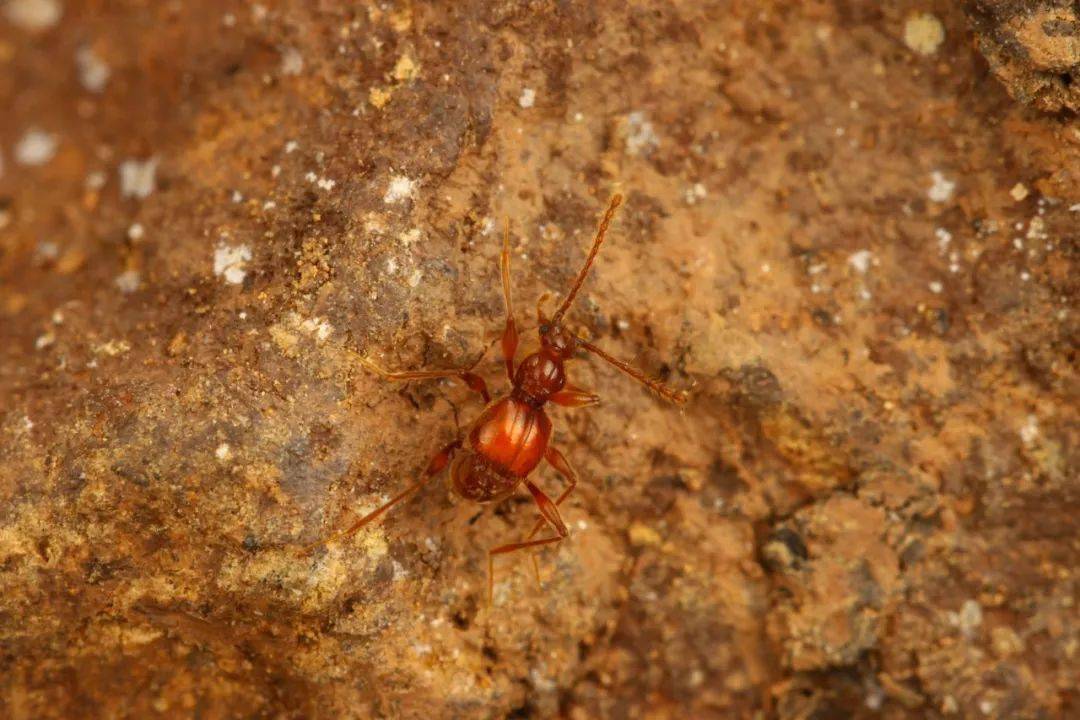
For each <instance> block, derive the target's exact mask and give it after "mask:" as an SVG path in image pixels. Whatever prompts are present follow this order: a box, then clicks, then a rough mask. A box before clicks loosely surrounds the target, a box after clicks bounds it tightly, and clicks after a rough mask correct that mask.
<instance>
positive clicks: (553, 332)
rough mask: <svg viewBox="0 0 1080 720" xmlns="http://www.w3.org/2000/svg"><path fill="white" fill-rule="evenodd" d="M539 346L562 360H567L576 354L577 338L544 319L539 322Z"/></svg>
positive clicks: (560, 326)
mask: <svg viewBox="0 0 1080 720" xmlns="http://www.w3.org/2000/svg"><path fill="white" fill-rule="evenodd" d="M540 344H541V345H542V346H543V347H544V349H546V350H551V351H552V352H553V353H555V354H556V355H558V356H559V357H561V358H562V359H563V360H566V359H569V358H570V357H572V356H573V354H574V353H575V352H577V337H575V336H574V334H573V333H572V332H570V331H569V330H567V329H566V328H564V327H563V326H562V325H556V324H554V323H552V322H551V321H549V320H546V319H544V320H541V322H540Z"/></svg>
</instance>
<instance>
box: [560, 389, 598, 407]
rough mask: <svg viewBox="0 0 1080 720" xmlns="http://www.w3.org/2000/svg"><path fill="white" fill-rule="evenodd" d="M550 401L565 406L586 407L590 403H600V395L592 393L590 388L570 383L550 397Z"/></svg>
mask: <svg viewBox="0 0 1080 720" xmlns="http://www.w3.org/2000/svg"><path fill="white" fill-rule="evenodd" d="M548 401H549V402H553V403H555V404H556V405H561V406H563V407H586V406H588V405H596V404H597V403H599V402H600V396H599V395H597V394H595V393H591V392H589V391H588V390H583V389H582V388H579V387H576V386H574V385H569V384H568V385H566V386H565V387H564V388H563V389H562V390H560V391H558V392H557V393H555V394H554V395H552V396H551V397H549V398H548Z"/></svg>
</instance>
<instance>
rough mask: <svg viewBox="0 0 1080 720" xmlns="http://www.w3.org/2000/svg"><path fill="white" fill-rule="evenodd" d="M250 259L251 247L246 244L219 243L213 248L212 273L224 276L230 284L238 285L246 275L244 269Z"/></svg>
mask: <svg viewBox="0 0 1080 720" xmlns="http://www.w3.org/2000/svg"><path fill="white" fill-rule="evenodd" d="M250 260H251V248H249V247H248V246H247V245H225V244H220V245H218V246H217V248H215V249H214V274H215V275H217V276H219V277H224V278H225V282H227V283H229V284H230V285H239V284H240V283H242V282H244V278H245V277H247V270H246V269H245V267H246V265H247V263H248V262H249V261H250Z"/></svg>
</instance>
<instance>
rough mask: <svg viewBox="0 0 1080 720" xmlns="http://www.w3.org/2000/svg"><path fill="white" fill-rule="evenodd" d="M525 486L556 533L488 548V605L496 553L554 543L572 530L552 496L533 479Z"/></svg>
mask: <svg viewBox="0 0 1080 720" xmlns="http://www.w3.org/2000/svg"><path fill="white" fill-rule="evenodd" d="M525 487H526V488H528V490H529V493H530V494H532V496H533V500H535V501H536V506H537V507H538V508H539V510H540V514H541V515H542V516H543V518H544V520H545V521H546V522H547V523H548V524H549V525H551V527H552V528H553V529H554V530H555V533H556V534H555V535H553V536H552V537H546V538H540V539H539V540H522V541H521V542H516V543H509V544H507V545H500V546H498V547H494V548H492V549H491V550H488V605H491V604H492V603H493V599H494V597H495V556H496V555H506V554H507V553H512V552H517V551H518V550H526V549H528V548H532V547H539V546H541V545H550V544H552V543H557V542H560V541H561V540H563V539H565V538H566V537H567V536H568V535H569V534H570V531H569V530H568V529H567V527H566V523H564V522H563V519H562V516H560V515H559V508H558V507H557V506H556V504H555V503H554V502H552V501H551V498H549V497H548V496H547V495H545V494H544V491H543V490H541V489H540V488H538V487H536V485H534V484H533V483H532V481H531V480H526V481H525Z"/></svg>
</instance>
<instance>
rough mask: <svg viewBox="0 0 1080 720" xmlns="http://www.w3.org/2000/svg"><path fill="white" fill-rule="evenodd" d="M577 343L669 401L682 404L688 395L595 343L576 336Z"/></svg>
mask: <svg viewBox="0 0 1080 720" xmlns="http://www.w3.org/2000/svg"><path fill="white" fill-rule="evenodd" d="M577 344H578V347H580V348H583V349H585V350H588V351H589V352H591V353H592V354H593V355H596V356H597V357H599V358H600V359H602V360H605V361H607V362H609V363H611V364H612V365H614V366H615V367H617V368H618V369H619V370H621V371H622V372H624V373H626V374H627V375H629V376H630V377H632V378H634V379H635V380H637V381H638V382H639V383H641V384H642V385H644V386H645V387H647V388H649V389H650V390H652V391H653V392H654V393H656V394H657V395H659V396H660V397H662V398H664V399H665V400H669V401H671V402H673V403H676V404H677V405H682V404H683V403H685V402H686V401H687V399H688V398H689V395H688V394H687V392H686V391H685V390H674V389H672V388H669V387H668V386H667V385H665V384H664V383H662V382H660V381H659V380H657V379H655V378H651V377H649V376H648V375H646V374H645V373H643V372H641V371H640V370H638V369H637V368H636V367H633V366H631V365H629V364H627V363H625V362H623V361H622V360H620V359H618V358H617V357H613V356H611V355H608V354H607V352H605V351H604V350H601V349H600V348H598V347H596V346H595V345H593V344H592V343H591V342H588V341H587V340H582V339H581V338H578V339H577Z"/></svg>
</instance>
